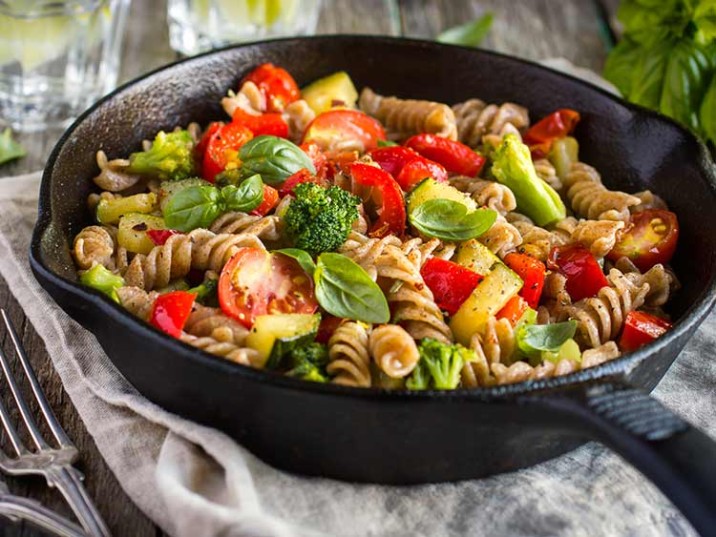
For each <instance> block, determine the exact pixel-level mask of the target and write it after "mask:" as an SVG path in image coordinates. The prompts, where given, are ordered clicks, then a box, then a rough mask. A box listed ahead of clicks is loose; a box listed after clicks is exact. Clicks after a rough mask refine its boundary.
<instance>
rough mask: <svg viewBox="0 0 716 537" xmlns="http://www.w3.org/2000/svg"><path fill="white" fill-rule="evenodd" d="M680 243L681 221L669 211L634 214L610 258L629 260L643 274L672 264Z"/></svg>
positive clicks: (648, 211) (650, 210) (649, 210)
mask: <svg viewBox="0 0 716 537" xmlns="http://www.w3.org/2000/svg"><path fill="white" fill-rule="evenodd" d="M678 240H679V221H678V220H677V219H676V215H675V214H674V213H672V212H671V211H667V210H665V209H646V210H645V211H639V212H638V213H634V214H632V215H631V220H630V223H629V226H628V227H627V229H626V230H625V231H624V232H623V233H622V234H621V236H620V237H619V241H618V242H617V243H616V245H615V246H614V248H612V251H611V252H609V254H608V255H607V257H608V258H609V259H611V260H612V261H616V260H617V259H619V258H620V257H628V258H629V259H631V261H632V262H633V263H634V264H635V265H636V266H637V267H638V268H639V270H641V271H642V272H644V271H647V270H649V269H650V268H651V267H653V266H654V265H656V264H657V263H668V262H669V260H671V258H672V256H673V255H674V251H675V250H676V243H677V242H678Z"/></svg>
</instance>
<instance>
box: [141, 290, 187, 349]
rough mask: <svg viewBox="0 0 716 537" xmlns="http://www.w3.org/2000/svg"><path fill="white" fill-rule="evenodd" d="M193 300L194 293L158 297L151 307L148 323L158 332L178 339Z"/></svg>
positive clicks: (169, 294) (174, 293)
mask: <svg viewBox="0 0 716 537" xmlns="http://www.w3.org/2000/svg"><path fill="white" fill-rule="evenodd" d="M195 298H196V295H195V294H194V293H188V292H187V291H172V292H170V293H165V294H163V295H159V296H158V297H157V299H156V300H155V301H154V306H152V314H151V316H150V318H149V322H150V323H151V324H152V325H153V326H155V327H156V328H159V330H161V331H163V332H166V333H167V334H169V335H170V336H174V337H176V338H178V337H179V336H180V335H181V332H182V330H183V329H184V325H185V324H186V321H187V319H188V318H189V315H190V314H191V309H192V307H193V306H194V299H195Z"/></svg>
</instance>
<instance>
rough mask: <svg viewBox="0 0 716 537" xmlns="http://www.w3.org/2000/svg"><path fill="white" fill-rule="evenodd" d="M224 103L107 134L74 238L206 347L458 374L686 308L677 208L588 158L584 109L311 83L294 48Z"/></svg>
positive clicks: (111, 277) (82, 266)
mask: <svg viewBox="0 0 716 537" xmlns="http://www.w3.org/2000/svg"><path fill="white" fill-rule="evenodd" d="M376 90H379V88H376ZM220 104H221V105H222V107H223V109H224V110H225V111H226V113H227V115H228V116H229V117H227V118H225V119H224V120H222V121H216V122H213V123H210V124H208V125H202V126H201V127H200V126H198V125H197V124H191V125H189V126H187V127H186V128H181V127H178V128H176V129H175V130H173V131H171V132H158V133H155V135H154V138H153V139H152V140H150V141H145V143H144V144H143V145H142V148H141V150H139V151H137V152H135V153H132V154H130V155H107V154H105V152H104V151H102V150H99V151H98V152H97V156H96V158H97V164H98V171H97V176H96V177H95V179H94V182H95V184H96V185H97V187H98V191H96V192H93V193H92V194H91V195H90V197H89V199H88V207H89V209H90V211H91V212H92V213H93V215H94V220H95V221H93V222H92V223H91V224H90V225H88V226H87V227H85V228H84V229H82V230H81V231H80V232H79V233H78V234H77V235H76V237H75V239H74V245H73V249H72V253H73V256H74V260H75V263H76V266H77V271H78V275H79V280H80V282H81V283H82V284H84V285H87V286H89V287H92V288H94V289H96V290H98V291H100V292H102V293H104V294H105V295H107V297H108V298H109V299H110V300H114V301H115V302H117V303H118V304H119V305H120V306H122V307H124V308H125V309H127V310H128V311H129V312H131V313H132V314H133V315H135V316H136V317H137V318H138V319H141V320H142V321H143V322H147V323H150V324H151V325H153V326H154V327H155V328H157V329H158V330H161V331H163V332H165V333H166V334H168V335H170V336H172V337H174V338H177V339H179V340H180V341H182V342H184V343H185V344H187V345H190V346H192V347H194V348H196V349H199V350H201V351H204V352H207V353H210V354H214V355H215V356H217V357H219V358H220V359H225V360H230V361H233V362H236V363H238V364H241V365H243V366H246V367H252V368H257V369H264V370H267V371H273V372H276V373H279V374H284V375H287V376H290V377H294V378H297V379H301V380H304V381H311V382H320V383H335V384H339V385H344V386H349V387H360V388H370V387H373V388H381V389H405V390H429V389H435V390H448V389H458V388H462V389H469V388H479V387H489V386H495V385H500V384H509V383H515V382H530V381H534V380H538V379H543V378H548V377H554V376H559V375H566V374H570V373H573V372H576V371H580V370H582V369H585V368H588V367H593V366H596V365H599V364H601V363H604V362H605V361H608V360H613V359H615V358H617V357H618V356H620V355H621V354H622V353H625V352H630V351H633V350H635V349H637V348H639V347H641V346H643V345H645V344H648V343H649V342H651V341H652V340H654V339H655V338H657V337H658V336H659V335H661V334H663V333H664V332H666V331H667V330H669V329H670V327H671V324H670V321H669V316H668V314H667V313H666V311H667V310H666V309H665V308H668V301H669V298H670V296H671V294H672V293H673V292H675V291H676V290H677V289H678V282H677V280H676V277H675V275H674V273H673V271H672V270H671V268H670V267H669V265H668V263H669V261H670V259H671V257H672V256H673V254H674V250H675V248H676V244H677V240H678V233H679V226H678V220H677V217H676V215H675V214H674V213H673V212H671V211H669V210H668V208H667V207H666V204H665V203H664V202H663V200H662V199H661V198H659V197H658V196H657V195H656V194H654V193H652V192H649V191H644V192H639V193H637V194H634V195H632V194H628V193H625V192H619V191H615V190H611V189H610V188H609V177H604V178H603V177H602V176H601V175H600V173H599V172H598V171H597V169H596V168H595V167H593V166H591V165H589V164H587V163H585V162H581V161H580V159H579V143H578V141H577V140H576V139H575V138H574V137H573V136H572V131H573V129H574V127H575V125H576V124H577V123H578V122H579V120H580V117H579V113H578V112H577V111H574V110H569V109H560V110H557V111H555V112H553V113H552V114H549V115H547V116H546V117H543V118H541V119H540V121H538V122H537V123H534V124H530V117H529V113H528V110H527V109H526V108H524V107H522V106H520V105H518V104H515V103H501V104H500V103H497V104H486V103H484V102H483V101H481V100H480V99H478V96H473V97H472V98H470V99H468V100H466V101H464V102H462V103H457V104H455V103H441V102H435V101H430V100H420V99H413V98H409V97H408V96H392V95H381V94H379V93H377V92H375V91H373V90H372V89H370V88H363V90H362V92H361V93H359V92H358V91H357V90H356V88H355V86H354V85H353V82H352V81H351V79H350V76H349V75H348V74H347V73H345V72H339V73H334V74H332V75H329V76H327V77H325V78H322V79H320V80H316V81H314V82H313V83H311V84H309V85H308V86H306V87H304V88H303V89H300V88H299V87H298V85H297V84H296V82H295V81H294V80H293V78H292V77H291V75H290V74H289V73H288V72H287V71H285V70H284V69H282V68H280V67H277V66H274V65H272V64H264V65H261V66H259V67H257V68H256V69H255V70H253V71H251V72H250V73H249V74H248V75H247V76H246V77H245V78H244V79H243V80H242V83H241V84H240V86H239V87H238V88H233V89H231V90H229V91H228V95H227V97H225V98H224V99H223V100H222V102H221V103H220ZM197 352H198V351H197Z"/></svg>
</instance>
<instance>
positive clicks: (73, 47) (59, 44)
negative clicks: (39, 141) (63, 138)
mask: <svg viewBox="0 0 716 537" xmlns="http://www.w3.org/2000/svg"><path fill="white" fill-rule="evenodd" d="M129 2H130V0H67V1H58V0H0V123H3V122H4V123H6V124H9V125H10V126H11V127H13V128H14V129H16V130H20V131H24V132H32V131H38V130H43V129H46V128H49V127H59V126H66V125H68V124H69V123H70V122H71V121H72V119H74V118H75V117H77V115H79V114H80V113H81V112H82V111H84V110H85V109H86V108H88V107H89V106H90V105H91V104H92V103H93V102H94V101H96V100H97V99H98V98H99V97H101V96H102V95H104V94H106V93H107V92H109V91H110V90H112V89H113V88H114V87H115V85H116V83H117V76H118V72H119V53H120V49H121V43H122V34H123V31H124V24H125V20H126V17H127V11H128V8H129Z"/></svg>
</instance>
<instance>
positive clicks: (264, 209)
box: [251, 185, 278, 216]
mask: <svg viewBox="0 0 716 537" xmlns="http://www.w3.org/2000/svg"><path fill="white" fill-rule="evenodd" d="M277 204H278V190H276V189H275V188H274V187H272V186H269V185H264V199H263V200H262V201H261V204H260V205H259V206H258V207H256V208H255V209H254V210H253V211H251V214H253V215H257V216H264V215H266V214H268V212H269V211H270V210H271V209H273V208H274V207H276V205H277Z"/></svg>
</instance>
